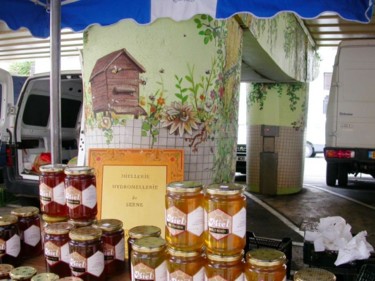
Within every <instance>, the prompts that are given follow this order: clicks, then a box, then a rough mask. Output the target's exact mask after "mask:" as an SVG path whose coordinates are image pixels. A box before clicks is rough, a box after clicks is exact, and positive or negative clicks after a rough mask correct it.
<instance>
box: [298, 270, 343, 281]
mask: <svg viewBox="0 0 375 281" xmlns="http://www.w3.org/2000/svg"><path fill="white" fill-rule="evenodd" d="M293 280H294V281H335V280H336V276H335V275H334V274H333V273H332V272H330V271H328V270H325V269H322V268H312V267H310V268H302V269H300V270H298V271H297V272H296V273H294V278H293Z"/></svg>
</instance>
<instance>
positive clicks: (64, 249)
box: [60, 243, 70, 264]
mask: <svg viewBox="0 0 375 281" xmlns="http://www.w3.org/2000/svg"><path fill="white" fill-rule="evenodd" d="M60 259H61V261H63V262H65V263H67V264H69V260H70V253H69V243H65V244H64V245H63V246H61V247H60Z"/></svg>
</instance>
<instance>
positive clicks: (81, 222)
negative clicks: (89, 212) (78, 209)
mask: <svg viewBox="0 0 375 281" xmlns="http://www.w3.org/2000/svg"><path fill="white" fill-rule="evenodd" d="M95 221H96V220H94V219H92V220H68V222H69V223H70V224H72V225H73V226H74V228H80V227H85V226H91V225H93V223H94V222H95Z"/></svg>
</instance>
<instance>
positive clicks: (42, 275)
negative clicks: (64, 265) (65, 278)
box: [31, 272, 60, 281]
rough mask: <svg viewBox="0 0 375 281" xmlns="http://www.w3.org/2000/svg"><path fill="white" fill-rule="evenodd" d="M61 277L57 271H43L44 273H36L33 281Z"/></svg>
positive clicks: (45, 280)
mask: <svg viewBox="0 0 375 281" xmlns="http://www.w3.org/2000/svg"><path fill="white" fill-rule="evenodd" d="M59 278H60V277H59V276H58V275H57V274H55V273H48V272H43V273H39V274H37V275H34V276H33V277H32V278H31V281H57V280H59Z"/></svg>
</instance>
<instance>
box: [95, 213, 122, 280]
mask: <svg viewBox="0 0 375 281" xmlns="http://www.w3.org/2000/svg"><path fill="white" fill-rule="evenodd" d="M92 226H93V227H94V228H99V229H101V230H102V238H101V239H102V242H103V252H104V261H105V273H106V276H107V277H108V276H111V275H113V274H116V273H120V272H122V271H123V270H124V269H125V240H124V230H123V229H122V221H120V220H116V219H103V220H99V221H97V222H95V223H94V224H93V225H92Z"/></svg>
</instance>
